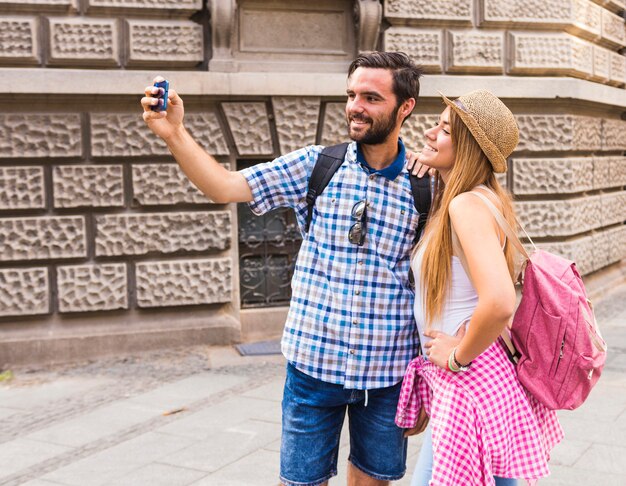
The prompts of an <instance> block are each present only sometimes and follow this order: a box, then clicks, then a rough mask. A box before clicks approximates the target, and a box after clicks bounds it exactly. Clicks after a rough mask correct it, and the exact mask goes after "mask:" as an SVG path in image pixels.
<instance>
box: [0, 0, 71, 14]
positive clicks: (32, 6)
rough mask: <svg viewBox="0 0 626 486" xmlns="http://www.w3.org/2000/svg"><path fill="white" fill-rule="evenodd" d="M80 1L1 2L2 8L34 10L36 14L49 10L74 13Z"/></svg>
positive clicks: (37, 0)
mask: <svg viewBox="0 0 626 486" xmlns="http://www.w3.org/2000/svg"><path fill="white" fill-rule="evenodd" d="M77 3H78V0H0V7H6V8H7V9H10V10H15V9H18V10H32V11H34V12H41V11H48V10H63V11H66V12H67V11H74V10H76V9H77V7H78V5H77Z"/></svg>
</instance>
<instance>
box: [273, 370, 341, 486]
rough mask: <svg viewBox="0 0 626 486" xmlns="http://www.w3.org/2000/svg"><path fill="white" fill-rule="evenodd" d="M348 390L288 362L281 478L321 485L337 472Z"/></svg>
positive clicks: (287, 482) (289, 484) (285, 481)
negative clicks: (300, 369)
mask: <svg viewBox="0 0 626 486" xmlns="http://www.w3.org/2000/svg"><path fill="white" fill-rule="evenodd" d="M347 396H348V397H349V393H346V391H345V390H344V389H343V387H342V386H341V385H333V384H331V383H325V382H323V381H320V380H316V379H315V378H312V377H310V376H308V375H306V374H304V373H302V372H301V371H299V370H297V369H296V368H295V367H294V366H292V365H290V364H289V365H287V378H286V380H285V391H284V394H283V420H282V422H283V430H282V438H281V445H280V480H281V483H282V484H283V485H286V486H293V485H298V486H299V485H305V486H322V485H326V484H328V479H329V478H331V477H333V476H335V475H336V474H337V457H338V453H339V436H340V434H341V427H342V425H343V420H344V417H345V413H346V403H347V401H346V397H347Z"/></svg>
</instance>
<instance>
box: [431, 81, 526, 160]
mask: <svg viewBox="0 0 626 486" xmlns="http://www.w3.org/2000/svg"><path fill="white" fill-rule="evenodd" d="M439 94H441V96H442V97H443V101H444V102H445V103H446V105H448V106H449V107H450V108H451V109H453V110H454V111H455V113H456V114H457V115H459V117H461V120H463V123H465V125H466V126H467V128H468V129H469V131H470V132H471V133H472V135H473V136H474V138H475V139H476V141H477V142H478V145H480V148H482V149H483V152H485V155H486V156H487V158H488V159H489V161H490V162H491V166H492V167H493V171H494V172H506V158H507V157H508V156H509V155H511V153H512V152H513V150H514V149H515V147H516V146H517V142H518V141H519V130H518V129H517V123H515V117H514V116H513V113H511V110H509V109H508V108H507V107H506V105H505V104H504V103H502V101H500V100H499V99H498V98H497V97H496V96H494V95H493V94H491V93H490V92H489V91H485V90H478V91H472V92H471V93H467V94H465V95H463V96H461V97H459V98H457V99H456V100H454V101H451V100H450V99H448V98H446V97H445V96H444V95H443V94H442V93H439Z"/></svg>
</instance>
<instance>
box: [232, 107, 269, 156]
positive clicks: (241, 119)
mask: <svg viewBox="0 0 626 486" xmlns="http://www.w3.org/2000/svg"><path fill="white" fill-rule="evenodd" d="M222 108H223V109H224V113H225V114H226V119H227V120H228V124H229V126H230V132H231V133H232V135H233V138H234V139H235V144H236V145H237V151H238V152H239V154H240V155H267V154H272V153H273V152H274V147H273V145H272V137H271V135H270V124H269V120H268V118H267V106H266V105H265V103H260V102H258V103H257V102H251V103H235V102H232V103H231V102H228V103H222Z"/></svg>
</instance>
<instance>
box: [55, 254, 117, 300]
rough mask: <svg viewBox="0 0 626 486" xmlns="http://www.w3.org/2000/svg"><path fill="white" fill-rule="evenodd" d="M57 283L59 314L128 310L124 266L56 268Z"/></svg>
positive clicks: (70, 266)
mask: <svg viewBox="0 0 626 486" xmlns="http://www.w3.org/2000/svg"><path fill="white" fill-rule="evenodd" d="M57 282H58V289H59V296H58V299H59V311H61V312H93V311H102V310H113V309H128V286H127V279H126V264H125V263H114V264H105V265H68V266H59V267H58V269H57Z"/></svg>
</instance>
